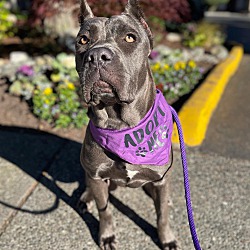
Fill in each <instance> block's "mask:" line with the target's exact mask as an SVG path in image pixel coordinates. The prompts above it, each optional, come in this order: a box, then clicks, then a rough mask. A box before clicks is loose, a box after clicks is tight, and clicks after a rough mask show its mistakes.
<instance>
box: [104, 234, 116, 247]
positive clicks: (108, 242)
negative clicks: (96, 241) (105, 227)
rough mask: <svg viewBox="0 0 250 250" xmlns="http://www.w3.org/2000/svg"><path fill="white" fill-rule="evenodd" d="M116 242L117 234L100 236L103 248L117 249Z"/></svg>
mask: <svg viewBox="0 0 250 250" xmlns="http://www.w3.org/2000/svg"><path fill="white" fill-rule="evenodd" d="M116 243H117V242H116V240H115V235H112V236H109V237H101V238H100V248H101V250H116V249H117V248H116Z"/></svg>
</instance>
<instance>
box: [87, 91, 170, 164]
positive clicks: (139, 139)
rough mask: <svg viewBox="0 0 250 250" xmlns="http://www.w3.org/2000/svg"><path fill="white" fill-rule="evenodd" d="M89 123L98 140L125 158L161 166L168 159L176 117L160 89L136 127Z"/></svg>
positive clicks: (109, 149) (93, 134)
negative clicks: (103, 127)
mask: <svg viewBox="0 0 250 250" xmlns="http://www.w3.org/2000/svg"><path fill="white" fill-rule="evenodd" d="M89 125H90V131H91V134H92V136H93V138H94V139H95V141H96V142H97V143H98V144H99V145H100V146H102V147H103V148H105V149H106V150H108V151H110V152H112V153H114V154H115V155H117V156H119V157H120V158H121V159H123V160H125V161H126V162H129V163H131V164H137V165H138V164H139V165H140V164H143V165H144V164H145V165H158V166H162V165H165V164H167V163H168V161H169V155H170V150H171V135H172V131H173V120H172V113H171V110H170V106H169V105H168V103H167V102H166V100H165V98H164V96H163V95H162V93H161V92H160V91H159V90H157V92H156V98H155V101H154V104H153V106H152V108H151V109H150V110H149V111H148V113H147V114H146V116H145V117H144V118H143V119H142V120H141V121H140V123H139V124H138V125H137V126H136V127H133V128H126V129H122V130H113V129H101V128H98V127H95V125H94V124H93V123H92V122H90V123H89Z"/></svg>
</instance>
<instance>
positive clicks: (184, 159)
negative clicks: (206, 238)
mask: <svg viewBox="0 0 250 250" xmlns="http://www.w3.org/2000/svg"><path fill="white" fill-rule="evenodd" d="M170 109H171V112H172V115H173V117H174V121H175V123H176V125H177V130H178V134H179V140H180V149H181V160H182V166H183V176H184V188H185V197H186V205H187V214H188V222H189V227H190V232H191V235H192V239H193V243H194V247H195V249H196V250H201V247H200V243H199V239H198V236H197V233H196V229H195V224H194V218H193V210H192V202H191V195H190V186H189V180H188V164H187V156H186V150H185V143H184V139H183V132H182V128H181V123H180V120H179V117H178V115H177V113H176V111H175V110H174V109H173V108H172V107H171V106H170Z"/></svg>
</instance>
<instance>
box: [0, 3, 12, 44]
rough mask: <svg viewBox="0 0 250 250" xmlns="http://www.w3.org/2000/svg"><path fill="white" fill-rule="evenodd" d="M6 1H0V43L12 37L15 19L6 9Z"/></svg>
mask: <svg viewBox="0 0 250 250" xmlns="http://www.w3.org/2000/svg"><path fill="white" fill-rule="evenodd" d="M6 3H7V1H5V0H1V1H0V41H1V40H2V39H4V38H6V37H12V36H14V35H15V33H14V30H15V29H14V25H15V22H16V20H15V17H14V16H13V15H12V14H11V13H10V11H9V10H8V9H7V8H6Z"/></svg>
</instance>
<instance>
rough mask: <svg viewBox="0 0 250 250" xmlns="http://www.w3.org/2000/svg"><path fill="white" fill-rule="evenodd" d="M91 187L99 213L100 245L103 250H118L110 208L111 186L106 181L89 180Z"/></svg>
mask: <svg viewBox="0 0 250 250" xmlns="http://www.w3.org/2000/svg"><path fill="white" fill-rule="evenodd" d="M89 187H90V188H91V191H92V193H93V197H94V199H95V202H96V206H97V209H98V213H99V220H100V225H99V244H100V248H101V249H105V250H111V249H112V250H113V249H116V241H115V234H114V229H113V222H112V214H111V211H110V208H109V184H108V182H106V181H102V180H95V179H91V178H90V179H89Z"/></svg>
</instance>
